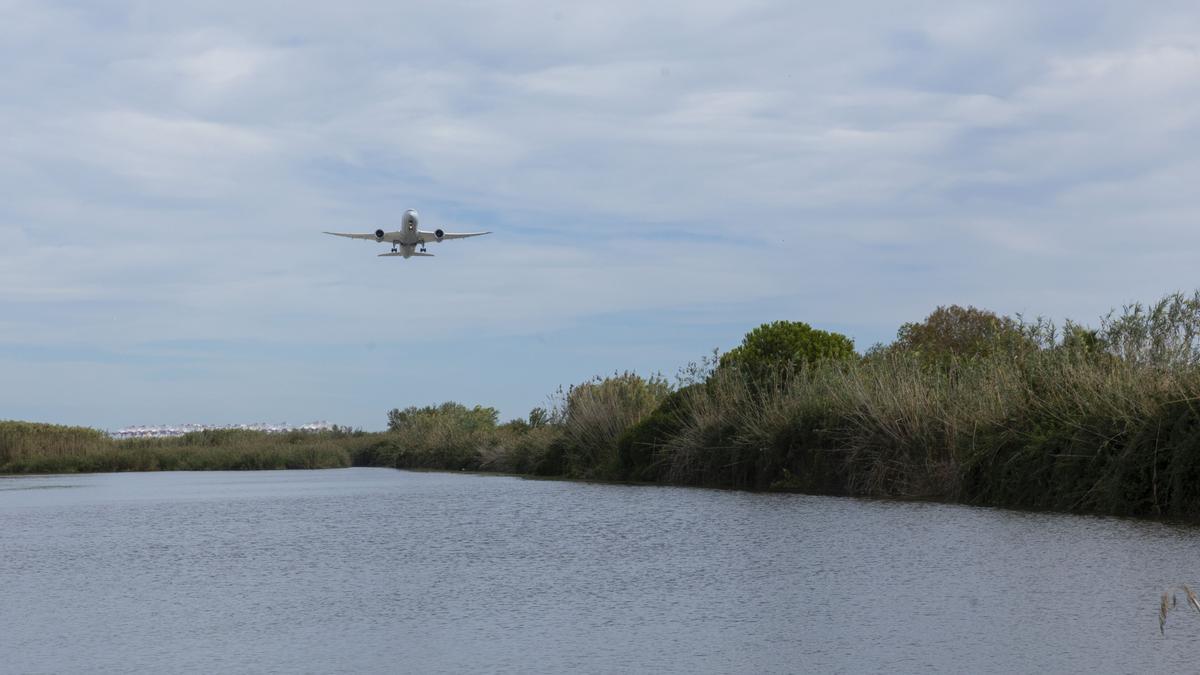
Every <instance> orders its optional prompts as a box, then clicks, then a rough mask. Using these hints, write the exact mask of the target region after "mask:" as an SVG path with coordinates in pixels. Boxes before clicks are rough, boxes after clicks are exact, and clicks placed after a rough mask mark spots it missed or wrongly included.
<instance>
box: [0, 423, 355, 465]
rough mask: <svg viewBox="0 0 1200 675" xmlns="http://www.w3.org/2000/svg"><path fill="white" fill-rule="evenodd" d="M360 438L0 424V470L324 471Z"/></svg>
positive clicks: (345, 460) (342, 460)
mask: <svg viewBox="0 0 1200 675" xmlns="http://www.w3.org/2000/svg"><path fill="white" fill-rule="evenodd" d="M362 440H363V439H362V438H361V437H355V436H354V435H351V434H347V433H344V432H333V433H328V432H327V433H322V434H307V433H300V432H294V433H289V434H267V433H263V432H257V431H238V430H220V431H202V432H197V433H191V434H187V435H186V436H180V437H178V438H154V439H136V440H123V441H117V440H113V439H111V438H109V437H108V435H106V434H104V433H102V432H100V431H96V430H95V429H85V428H81V427H64V426H56V425H51V424H32V423H28V422H0V472H2V473H76V472H93V471H183V470H215V469H329V468H335V467H344V466H350V462H351V451H352V448H353V447H354V445H353V443H355V442H359V443H361V442H362Z"/></svg>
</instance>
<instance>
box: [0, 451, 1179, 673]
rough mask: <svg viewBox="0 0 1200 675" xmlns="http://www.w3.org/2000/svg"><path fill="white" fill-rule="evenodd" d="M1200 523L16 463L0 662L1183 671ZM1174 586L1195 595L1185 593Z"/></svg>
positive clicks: (460, 481) (522, 485)
mask: <svg viewBox="0 0 1200 675" xmlns="http://www.w3.org/2000/svg"><path fill="white" fill-rule="evenodd" d="M1196 581H1200V531H1198V530H1195V529H1191V528H1185V527H1178V526H1172V525H1166V524H1159V523H1145V522H1135V521H1126V520H1118V519H1109V518H1087V517H1072V516H1062V515H1046V514H1033V513H1019V512H1010V511H1002V510H992V509H973V508H965V507H957V506H945V505H935V504H905V503H894V502H871V501H858V500H850V499H835V498H822V497H808V496H801V495H759V494H747V493H739V492H721V491H710V490H694V489H679V488H654V487H630V486H614V485H589V484H581V483H567V482H551V481H530V480H521V479H516V478H507V477H489V476H473V475H456V474H438V473H409V472H402V471H393V470H387V469H346V470H334V471H315V472H308V471H288V472H255V473H233V472H228V473H227V472H213V473H145V474H101V475H79V476H37V477H20V478H0V589H2V595H0V670H2V671H4V672H112V671H120V672H129V671H140V672H177V671H190V672H232V671H255V672H271V671H278V672H297V671H303V672H413V673H417V672H420V673H432V672H521V673H526V672H544V673H561V672H604V673H614V672H629V671H649V672H680V673H684V672H687V673H691V672H754V673H758V672H877V671H887V672H931V671H932V672H1035V671H1038V672H1044V671H1052V672H1080V673H1082V672H1167V671H1180V672H1190V671H1194V670H1195V669H1196V665H1195V664H1196V660H1195V659H1196V657H1195V655H1194V650H1193V645H1194V644H1195V642H1196V639H1197V637H1198V636H1200V615H1197V614H1196V613H1195V612H1194V611H1192V612H1190V613H1189V612H1187V611H1185V610H1184V609H1183V608H1182V607H1181V608H1180V609H1179V610H1176V611H1175V613H1173V614H1172V615H1171V617H1170V618H1169V619H1168V624H1167V633H1166V636H1165V637H1163V636H1161V635H1159V631H1158V619H1157V612H1158V598H1159V594H1160V593H1161V592H1162V591H1164V590H1166V589H1167V588H1169V587H1170V586H1172V585H1177V584H1179V583H1181V582H1196ZM1180 596H1181V598H1180V599H1181V600H1182V593H1180Z"/></svg>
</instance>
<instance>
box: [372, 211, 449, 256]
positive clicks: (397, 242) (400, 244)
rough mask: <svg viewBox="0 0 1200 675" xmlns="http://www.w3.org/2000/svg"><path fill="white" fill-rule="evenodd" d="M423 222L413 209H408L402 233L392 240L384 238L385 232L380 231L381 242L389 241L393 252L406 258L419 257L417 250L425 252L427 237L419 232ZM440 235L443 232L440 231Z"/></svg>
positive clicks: (401, 220)
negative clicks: (418, 226) (420, 223)
mask: <svg viewBox="0 0 1200 675" xmlns="http://www.w3.org/2000/svg"><path fill="white" fill-rule="evenodd" d="M420 220H421V215H420V214H419V213H417V212H416V211H415V210H413V209H408V210H407V211H405V212H404V216H403V217H402V218H401V219H400V231H399V232H398V233H396V234H398V235H399V236H396V237H394V238H392V239H390V240H388V239H384V238H383V230H379V231H378V234H379V241H387V242H388V243H390V244H391V245H392V250H393V251H396V252H397V253H399V254H400V255H401V256H402V257H404V258H411V257H412V256H414V255H417V248H418V247H420V249H421V251H422V252H424V250H425V244H426V241H425V239H426V238H425V237H423V236H421V233H420V231H419V230H417V224H418V223H419V222H420ZM438 232H439V233H440V232H441V230H439V231H438Z"/></svg>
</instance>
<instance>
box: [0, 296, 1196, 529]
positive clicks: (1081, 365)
mask: <svg viewBox="0 0 1200 675" xmlns="http://www.w3.org/2000/svg"><path fill="white" fill-rule="evenodd" d="M552 400H553V404H552V405H551V407H550V409H549V410H546V409H541V408H537V409H534V410H533V411H531V413H530V415H529V417H528V419H518V420H512V421H510V422H507V423H503V424H501V423H499V420H498V413H497V411H496V410H495V409H493V408H487V407H482V406H475V407H467V406H465V405H462V404H459V403H454V402H449V403H445V404H442V405H440V406H428V407H423V408H417V407H410V408H406V409H404V410H399V409H397V410H392V411H391V412H390V413H389V414H388V426H389V430H388V431H386V432H378V433H364V432H361V431H348V430H344V429H339V430H335V431H332V432H320V433H304V432H296V433H286V434H266V433H258V432H248V431H205V432H200V433H193V434H187V435H185V436H182V437H178V438H171V439H151V440H126V441H115V440H112V439H110V438H108V437H107V436H106V435H105V434H103V433H101V432H99V431H95V430H91V429H83V428H75V427H58V426H51V425H39V424H29V423H22V422H3V423H0V472H3V473H57V472H68V473H69V472H88V471H155V470H189V469H198V470H204V469H210V470H211V469H287V468H296V469H316V468H333V467H345V466H376V467H394V468H402V469H442V470H452V471H458V470H470V471H480V472H499V473H507V474H518V475H532V476H543V477H563V478H577V479H590V480H605V481H632V482H646V483H663V484H672V485H692V486H709V487H723V488H735V489H752V490H789V491H800V492H808V493H814V494H834V495H849V496H864V497H890V498H901V499H920V500H931V501H941V502H950V503H964V504H973V505H981V506H982V505H986V506H1001V507H1014V508H1022V509H1045V510H1054V511H1066V512H1074V513H1094V514H1105V515H1124V516H1138V517H1182V518H1189V519H1195V518H1197V517H1200V293H1197V294H1195V295H1193V296H1191V297H1186V296H1183V295H1180V294H1175V295H1172V296H1168V297H1167V298H1164V299H1163V300H1161V301H1159V302H1158V303H1155V304H1153V305H1149V306H1145V307H1143V306H1142V305H1130V306H1127V307H1125V308H1123V310H1122V311H1121V313H1119V314H1117V313H1113V314H1110V315H1108V316H1107V317H1105V318H1104V319H1102V320H1101V326H1100V328H1098V329H1095V330H1091V329H1085V328H1083V327H1081V326H1079V325H1077V324H1072V323H1070V322H1068V323H1067V324H1066V325H1065V326H1064V327H1063V328H1062V330H1059V329H1056V328H1055V327H1054V326H1053V325H1051V324H1049V323H1048V322H1045V321H1041V320H1039V321H1036V322H1033V323H1027V322H1023V321H1021V320H1020V318H1019V317H1018V318H1017V319H1011V318H1007V317H1000V316H997V315H995V314H993V313H990V312H986V311H983V310H976V309H974V308H962V307H954V306H952V307H946V308H938V309H937V310H936V311H935V312H934V313H932V314H931V315H930V316H929V317H927V318H926V319H925V320H924V321H923V322H920V323H912V324H905V325H904V326H902V327H901V328H900V330H899V331H898V334H897V339H896V341H895V342H894V343H892V344H890V345H877V346H876V347H874V348H872V349H871V350H868V352H867V353H866V354H864V355H859V354H857V353H856V352H854V350H853V343H852V342H851V341H850V340H849V339H848V338H846V337H845V336H841V335H838V334H836V333H827V332H824V331H820V330H816V329H813V328H811V327H810V326H808V325H807V324H803V323H798V322H775V323H772V324H764V325H763V326H760V327H759V328H756V329H755V330H753V331H751V332H750V333H748V334H747V336H746V339H745V340H744V341H743V343H742V345H740V346H739V347H737V348H735V349H733V350H731V351H730V352H727V353H726V354H724V355H721V356H719V358H718V356H717V355H714V356H713V358H712V359H709V360H706V361H704V362H702V363H700V364H698V365H694V366H693V367H691V368H688V369H685V370H684V372H682V373H681V374H680V377H679V378H678V379H677V381H676V382H674V383H669V382H668V381H667V380H665V379H664V378H662V377H659V376H652V377H642V376H639V375H637V374H634V373H617V374H614V375H612V376H609V377H600V378H594V379H592V380H589V381H587V382H583V383H580V384H577V385H574V386H571V387H568V388H566V389H560V390H559V392H558V393H557V394H556V395H555V396H554V397H552Z"/></svg>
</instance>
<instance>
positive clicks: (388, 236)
mask: <svg viewBox="0 0 1200 675" xmlns="http://www.w3.org/2000/svg"><path fill="white" fill-rule="evenodd" d="M325 234H332V235H333V236H335V237H348V238H350V239H368V240H370V241H392V240H393V239H399V238H400V233H399V232H384V233H383V236H382V237H380V236H379V233H378V232H373V233H371V234H349V233H346V232H325Z"/></svg>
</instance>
